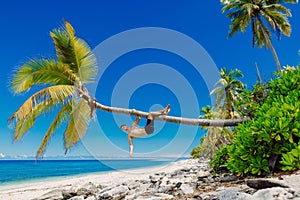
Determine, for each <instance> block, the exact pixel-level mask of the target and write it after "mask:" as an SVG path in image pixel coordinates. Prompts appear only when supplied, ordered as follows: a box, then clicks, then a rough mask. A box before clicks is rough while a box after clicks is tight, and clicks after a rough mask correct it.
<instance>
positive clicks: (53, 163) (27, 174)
mask: <svg viewBox="0 0 300 200" xmlns="http://www.w3.org/2000/svg"><path fill="white" fill-rule="evenodd" d="M176 160H181V159H176ZM172 161H175V160H174V159H124V160H122V159H121V160H116V159H113V160H107V159H106V160H100V161H99V160H40V161H36V160H0V186H1V185H2V186H3V185H7V184H15V183H22V182H27V181H35V180H43V179H48V178H56V177H57V178H62V177H67V176H75V175H84V174H89V173H98V172H99V173H105V172H109V171H115V170H124V169H135V168H143V167H153V166H159V165H165V164H168V163H169V162H172Z"/></svg>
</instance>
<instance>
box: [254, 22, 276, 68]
mask: <svg viewBox="0 0 300 200" xmlns="http://www.w3.org/2000/svg"><path fill="white" fill-rule="evenodd" d="M257 18H258V21H259V23H260V27H261V30H262V32H263V34H264V37H265V38H266V40H267V43H268V46H269V47H270V49H271V52H272V54H273V56H274V59H275V62H276V66H277V69H278V72H281V65H280V62H279V59H278V56H277V53H276V51H275V49H274V47H273V45H272V42H271V40H270V37H269V36H268V34H267V33H266V30H265V28H264V25H263V22H262V21H261V18H260V17H259V16H258V17H257Z"/></svg>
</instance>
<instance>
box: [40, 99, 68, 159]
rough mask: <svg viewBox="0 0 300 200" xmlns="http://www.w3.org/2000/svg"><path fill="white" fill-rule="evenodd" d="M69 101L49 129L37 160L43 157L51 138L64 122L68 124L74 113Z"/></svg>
mask: <svg viewBox="0 0 300 200" xmlns="http://www.w3.org/2000/svg"><path fill="white" fill-rule="evenodd" d="M70 102H71V101H69V102H68V103H67V104H66V105H64V106H63V107H62V108H61V110H60V111H59V112H58V114H57V115H56V117H55V118H54V120H53V121H52V123H51V125H50V127H49V128H48V130H47V132H46V134H45V136H44V139H43V141H42V143H41V145H40V147H39V149H38V151H37V153H36V159H38V158H40V157H42V156H43V154H44V152H45V150H46V147H47V145H48V143H49V141H50V139H51V136H52V135H53V134H54V133H55V132H56V130H57V129H58V128H59V127H60V126H61V124H62V123H63V122H66V123H67V122H68V120H69V119H68V116H69V115H70V113H71V111H72V104H71V103H70Z"/></svg>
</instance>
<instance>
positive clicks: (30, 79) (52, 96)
mask: <svg viewBox="0 0 300 200" xmlns="http://www.w3.org/2000/svg"><path fill="white" fill-rule="evenodd" d="M50 36H51V38H52V39H53V41H54V45H55V50H56V59H53V58H49V59H46V58H40V59H32V60H30V61H29V62H27V63H25V64H24V65H22V66H21V67H20V68H18V69H17V70H16V71H15V73H14V75H13V77H12V80H11V89H12V91H13V92H14V93H15V94H21V93H24V92H28V91H29V90H30V89H31V88H32V87H34V86H38V87H37V88H38V89H40V88H41V89H40V90H39V91H37V92H36V93H34V94H33V95H31V96H30V97H29V98H28V99H27V100H26V101H25V102H24V103H23V104H22V105H21V106H20V107H19V108H18V109H17V110H16V112H14V113H13V114H12V116H11V117H10V118H9V120H8V121H9V123H11V124H12V125H13V128H14V140H20V139H21V138H22V137H23V136H24V134H25V133H27V132H28V130H29V129H30V128H31V127H33V126H34V123H35V120H36V119H37V118H38V117H39V116H40V115H42V114H46V113H48V112H56V116H55V117H54V119H53V121H52V123H51V124H50V126H49V128H48V130H47V132H46V133H45V136H44V139H43V141H42V143H41V145H40V147H39V149H38V151H37V153H36V158H40V157H42V156H43V154H44V152H45V149H46V147H47V144H48V143H49V141H50V138H51V136H52V135H53V134H54V133H55V132H56V131H57V130H58V128H59V127H61V126H62V125H66V127H65V129H64V147H65V150H66V152H67V150H68V149H69V148H70V147H72V146H73V145H74V144H75V143H77V142H78V141H79V140H80V139H81V138H82V137H83V136H84V135H85V133H86V130H87V125H88V124H89V121H90V118H91V117H93V116H94V112H95V109H100V110H103V111H106V112H114V113H120V114H129V115H136V116H137V115H138V116H140V117H143V118H147V116H148V113H147V112H142V111H138V110H135V109H125V108H116V107H110V106H105V105H102V104H100V103H99V102H97V100H96V99H94V98H91V97H90V95H89V93H88V91H87V89H86V87H85V85H86V84H88V83H91V82H93V81H94V78H95V76H96V74H97V66H96V59H95V56H94V54H93V53H92V51H91V49H90V47H89V46H88V45H87V44H86V43H85V42H84V41H83V40H82V39H80V38H78V37H76V36H75V31H74V29H73V27H72V26H71V24H70V23H69V22H67V21H65V26H64V27H63V28H60V29H54V30H53V31H52V32H51V33H50ZM156 120H161V121H167V122H172V123H180V124H187V125H193V126H222V127H223V126H236V125H237V124H239V123H242V122H246V121H248V119H234V120H219V119H218V120H213V119H192V118H183V117H173V116H166V117H161V118H157V119H156Z"/></svg>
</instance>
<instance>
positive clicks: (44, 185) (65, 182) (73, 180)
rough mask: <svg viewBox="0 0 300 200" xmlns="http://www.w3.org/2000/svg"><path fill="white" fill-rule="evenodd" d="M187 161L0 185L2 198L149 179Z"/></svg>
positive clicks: (8, 199) (18, 199) (16, 199)
mask: <svg viewBox="0 0 300 200" xmlns="http://www.w3.org/2000/svg"><path fill="white" fill-rule="evenodd" d="M185 163H186V161H185V160H181V161H177V162H171V163H168V164H166V165H161V166H154V167H147V168H137V169H129V170H119V171H113V172H97V173H92V174H86V175H78V176H71V177H59V178H51V179H49V180H47V179H46V180H37V181H30V182H25V183H16V184H11V185H4V186H0V199H6V200H23V199H24V200H28V199H33V198H36V197H39V196H41V195H43V194H44V193H47V192H49V191H52V190H55V189H70V188H71V187H79V186H82V185H84V184H87V183H89V182H92V183H93V184H95V185H99V184H101V185H106V184H107V185H111V184H120V183H121V182H124V181H130V180H136V179H147V178H148V177H149V175H151V174H154V173H159V172H171V171H174V170H176V169H177V168H179V167H182V166H183V165H184V164H185Z"/></svg>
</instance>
